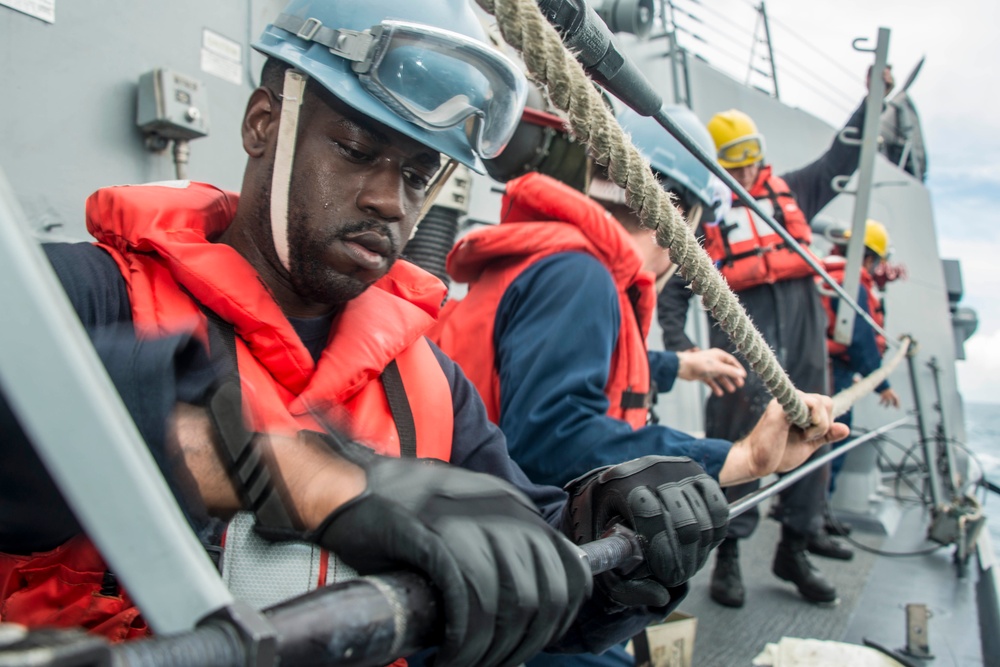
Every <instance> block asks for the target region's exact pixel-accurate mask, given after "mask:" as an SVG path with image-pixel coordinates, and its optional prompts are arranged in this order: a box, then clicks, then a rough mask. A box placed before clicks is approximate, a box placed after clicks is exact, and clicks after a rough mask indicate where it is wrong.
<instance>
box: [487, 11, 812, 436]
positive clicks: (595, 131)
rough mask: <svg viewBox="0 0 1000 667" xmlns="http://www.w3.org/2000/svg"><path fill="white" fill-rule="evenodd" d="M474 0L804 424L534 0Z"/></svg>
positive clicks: (800, 407)
mask: <svg viewBox="0 0 1000 667" xmlns="http://www.w3.org/2000/svg"><path fill="white" fill-rule="evenodd" d="M476 2H477V3H478V4H479V6H480V7H482V9H483V10H484V11H486V12H488V13H490V14H492V15H493V16H495V17H496V19H497V23H498V25H499V27H500V33H501V34H502V35H503V38H504V40H506V42H507V43H508V44H509V45H510V46H512V47H513V48H514V49H516V50H517V51H518V52H519V53H520V54H521V58H522V59H523V60H524V63H525V65H526V66H527V68H528V75H529V77H530V78H531V79H532V81H534V82H535V83H536V84H538V85H540V86H544V87H545V88H546V89H547V91H548V94H549V99H550V100H551V101H552V103H553V104H554V105H555V106H556V107H558V108H559V109H561V110H562V111H564V112H566V113H567V114H568V115H569V122H570V127H571V128H572V131H573V134H574V136H575V137H576V138H577V139H579V140H580V141H583V142H585V143H586V144H587V145H588V146H589V147H590V149H591V151H592V155H593V156H594V157H595V158H596V159H597V161H598V162H599V163H601V164H606V165H607V167H608V175H609V177H610V178H611V180H612V181H614V182H615V183H616V184H617V185H618V186H619V187H622V188H624V189H625V192H626V201H627V202H628V204H629V206H630V207H631V208H632V209H633V210H634V211H635V212H636V213H637V214H638V215H639V219H640V220H641V221H642V224H643V225H645V226H646V227H648V228H650V229H652V230H655V232H656V242H657V243H658V244H659V245H660V246H661V247H663V248H669V249H670V258H671V260H673V262H674V263H675V264H677V265H678V270H679V272H680V274H681V275H682V276H684V278H686V279H687V280H688V282H689V283H690V284H691V289H692V291H694V293H695V294H697V295H699V296H700V297H701V298H702V302H703V303H704V305H705V307H706V308H707V309H708V310H709V312H710V313H711V314H712V317H713V318H715V320H716V321H717V322H718V323H719V326H720V327H722V330H723V331H725V332H726V334H727V335H728V336H729V338H730V340H732V341H733V344H734V345H735V346H736V349H737V350H738V351H739V352H740V354H742V355H743V357H744V358H745V359H746V360H747V362H748V363H749V364H750V368H751V369H752V370H753V371H754V372H755V373H757V375H758V376H760V378H761V380H762V381H763V382H764V384H765V386H766V387H767V388H768V390H769V391H770V392H771V395H772V396H774V397H775V398H776V399H777V400H778V403H779V404H781V407H782V408H784V410H785V413H786V414H787V415H788V419H789V421H791V422H792V423H793V424H795V425H797V426H800V427H802V428H805V427H807V426H809V424H810V422H811V420H810V415H809V410H808V408H807V407H806V405H805V403H804V402H803V401H802V399H801V398H800V397H799V395H798V393H797V392H796V389H795V386H794V385H793V384H792V381H791V379H789V377H788V375H787V374H786V373H785V371H784V369H783V368H781V365H780V364H779V363H778V360H777V359H776V358H775V357H774V354H773V353H772V352H771V349H770V348H769V347H768V345H767V343H766V342H765V341H764V338H763V336H761V335H760V332H758V331H757V329H756V328H755V327H754V326H753V322H752V321H751V320H750V316H749V315H748V314H747V312H746V311H745V310H744V309H743V306H742V305H741V304H740V302H739V300H738V299H737V298H736V295H735V294H733V293H732V291H730V289H729V286H728V285H727V284H726V282H725V280H724V279H723V278H722V275H721V274H720V273H719V272H718V271H717V270H716V269H715V266H714V265H713V264H712V261H711V259H709V257H708V254H707V253H706V252H705V250H704V249H703V248H702V247H701V244H700V243H698V240H697V239H696V238H695V236H694V234H693V233H692V232H691V230H690V229H688V226H687V224H686V223H685V222H684V218H683V217H682V216H681V215H680V213H679V212H678V211H677V209H676V208H675V207H674V205H673V202H672V201H671V197H670V195H669V194H668V193H667V192H665V191H664V190H663V188H662V187H660V184H659V182H657V180H656V178H655V177H654V176H653V172H652V170H651V169H650V166H649V162H648V161H647V160H646V159H644V158H643V157H642V156H641V155H640V154H639V151H638V150H637V149H636V147H635V146H634V145H633V144H632V142H631V140H630V139H629V138H628V137H627V136H626V135H625V133H624V131H623V130H622V128H621V126H620V125H619V124H618V121H617V120H616V119H615V117H614V116H613V115H612V114H611V111H610V110H609V109H608V108H607V106H606V105H605V104H604V101H603V100H602V99H601V96H600V94H599V93H598V92H597V89H596V88H595V87H594V84H593V83H592V82H591V81H590V79H589V78H588V77H587V75H586V73H585V72H584V71H583V67H582V66H581V65H580V64H579V63H578V62H577V61H576V59H575V58H574V57H573V56H572V54H570V52H569V51H568V50H566V48H565V47H564V46H563V43H562V39H561V38H560V37H559V33H557V32H556V30H555V28H553V27H552V26H551V25H550V24H549V23H548V21H546V20H545V18H544V17H543V16H542V14H541V12H540V11H539V9H538V6H537V5H536V4H535V2H534V0H476Z"/></svg>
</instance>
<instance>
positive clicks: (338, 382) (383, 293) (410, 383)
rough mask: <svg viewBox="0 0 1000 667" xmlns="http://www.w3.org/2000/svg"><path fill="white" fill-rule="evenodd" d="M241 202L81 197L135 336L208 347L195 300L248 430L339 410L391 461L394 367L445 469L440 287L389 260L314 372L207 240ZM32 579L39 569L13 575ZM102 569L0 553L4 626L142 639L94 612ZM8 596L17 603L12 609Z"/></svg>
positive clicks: (213, 197)
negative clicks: (432, 331)
mask: <svg viewBox="0 0 1000 667" xmlns="http://www.w3.org/2000/svg"><path fill="white" fill-rule="evenodd" d="M236 203H237V195H236V194H235V193H231V192H225V191H223V190H220V189H218V188H215V187H212V186H210V185H206V184H202V183H189V184H186V185H179V186H174V185H146V186H124V187H114V188H106V189H103V190H98V191H97V192H96V193H94V194H93V195H91V197H90V198H89V199H88V200H87V228H88V230H89V231H90V233H91V234H93V235H94V237H95V238H96V239H98V245H99V246H100V247H102V248H103V249H104V250H106V251H107V252H108V253H109V254H110V255H111V256H112V257H113V258H114V260H115V262H116V263H117V265H118V267H119V269H120V270H121V272H122V275H123V276H124V277H125V281H126V283H127V288H128V294H129V299H130V302H131V306H132V315H133V321H134V323H135V326H136V330H137V332H139V334H140V335H146V336H163V335H167V334H171V333H176V332H180V331H190V330H192V329H193V330H194V331H195V332H196V335H198V336H199V337H200V338H201V339H202V341H203V342H206V344H207V341H208V327H207V324H206V316H205V314H204V313H203V311H202V310H201V308H200V306H199V302H200V304H201V305H203V306H204V307H206V308H208V309H210V310H211V311H213V312H214V313H216V314H217V315H219V316H220V317H221V318H222V319H224V320H225V321H227V322H230V323H231V324H232V325H233V330H234V331H235V334H236V357H237V362H238V368H239V374H240V379H241V384H242V396H243V408H244V415H245V419H246V421H247V428H248V429H250V430H252V431H268V432H284V433H288V434H294V433H296V432H298V431H299V430H301V429H317V428H319V427H320V425H319V424H317V423H316V421H315V419H314V418H313V417H312V416H311V415H312V414H313V411H316V410H323V409H329V410H331V411H335V412H336V414H331V417H332V420H333V421H334V423H338V424H342V423H343V422H344V418H345V417H348V418H349V419H350V425H349V427H350V428H351V429H352V431H353V434H354V435H355V436H356V437H358V438H359V439H361V440H363V441H365V442H366V443H368V444H370V445H371V446H372V447H373V448H375V449H376V450H377V451H378V452H379V453H381V454H385V455H390V456H393V455H395V456H398V455H399V452H400V433H399V432H398V430H397V427H396V423H395V421H394V420H393V416H392V411H391V409H390V403H389V401H388V399H387V396H386V391H385V388H384V387H383V384H382V380H381V376H382V373H383V371H384V370H385V369H386V367H387V366H388V365H389V364H390V362H393V361H395V365H396V368H398V371H399V376H400V377H401V379H402V384H403V386H404V388H405V393H406V399H407V400H408V402H409V404H410V413H411V414H412V419H413V427H414V430H415V441H416V455H417V456H419V457H423V458H437V459H441V460H444V461H447V460H449V459H450V457H451V445H452V431H453V419H452V418H453V411H452V410H450V409H443V406H450V405H451V400H452V397H451V387H450V385H449V384H448V379H447V377H446V376H445V375H444V372H443V370H442V368H441V365H440V364H439V363H438V361H437V358H436V357H435V356H434V352H433V350H432V349H431V346H430V345H429V344H428V342H427V340H426V339H425V338H424V334H425V332H426V331H427V330H428V329H429V328H430V326H431V325H432V324H433V323H434V321H435V317H436V315H437V313H438V310H439V307H440V304H441V301H442V299H443V297H444V292H445V288H444V285H443V284H442V283H441V281H439V280H438V279H437V278H435V277H433V276H431V275H430V274H428V273H426V272H424V271H423V270H421V269H419V268H417V267H416V266H414V265H412V264H410V263H408V262H406V261H403V260H400V261H397V262H396V263H395V264H394V265H393V268H392V270H390V272H389V273H388V274H386V276H384V277H383V278H382V279H381V280H380V281H379V282H377V283H376V284H375V285H374V286H373V287H372V288H370V289H368V290H366V291H365V292H364V293H363V294H361V296H359V297H357V298H356V299H353V300H352V301H350V302H348V303H347V304H346V305H345V306H344V308H343V310H342V311H341V312H340V313H339V314H338V315H337V318H336V320H335V321H334V324H333V327H332V329H331V336H330V339H329V341H328V343H327V347H326V349H325V350H324V351H323V353H322V356H321V357H320V359H319V362H318V363H314V362H313V360H312V357H311V356H310V354H309V352H308V351H307V350H306V348H305V346H304V345H303V344H302V342H301V340H300V339H299V338H298V336H297V334H296V333H295V331H294V329H293V328H292V326H291V324H290V323H289V322H288V320H287V319H286V318H285V316H284V314H283V313H282V312H281V310H280V308H279V307H278V305H277V303H275V301H274V299H273V298H272V297H271V295H270V293H269V292H268V290H267V289H266V288H265V287H264V285H263V284H262V283H261V282H260V280H259V278H258V276H257V273H256V271H255V270H254V269H253V268H252V267H251V266H250V264H249V263H247V262H246V261H245V260H244V259H243V257H242V256H241V255H239V254H238V253H237V252H236V250H234V249H233V248H231V247H230V246H227V245H223V244H220V243H212V242H211V240H212V239H214V238H216V237H217V236H218V235H219V234H220V233H221V232H222V231H223V230H224V229H225V228H226V227H227V226H228V225H229V224H230V222H231V221H232V218H233V215H234V214H235V211H236ZM196 300H197V301H196ZM95 559H96V560H95ZM78 561H81V562H84V563H86V564H88V568H89V569H88V570H87V571H86V572H87V576H86V577H84V576H79V577H78V576H76V575H75V574H74V575H73V578H72V580H65V579H59V578H55V575H56V574H58V573H59V572H62V571H66V569H67V568H70V570H69V571H71V572H75V570H73V568H74V567H75V565H74V564H75V563H77V562H78ZM53 562H54V563H55V565H53V566H52V567H51V568H50V569H48V570H39V568H43V567H47V566H48V564H50V563H53ZM36 571H39V572H42V573H40V574H37V575H36V576H32V577H25V576H24V575H23V574H21V573H24V572H36ZM45 572H48V573H50V574H51V575H52V576H49V575H47V574H44V573H45ZM106 572H107V567H106V566H104V564H103V562H101V560H100V557H99V556H98V555H97V552H96V550H95V549H94V548H93V546H92V545H91V543H90V542H89V541H88V540H87V539H86V538H84V537H82V536H80V537H77V538H73V539H72V540H70V541H69V542H67V543H66V544H64V545H63V546H61V547H59V548H58V549H56V550H55V551H53V552H47V553H45V554H34V555H31V556H25V557H21V556H7V555H4V556H2V557H0V583H3V585H4V589H3V592H2V593H3V597H0V620H3V621H9V622H18V623H24V624H26V625H34V624H36V623H37V622H39V621H44V622H45V623H47V624H52V625H59V626H78V625H80V624H81V623H80V620H81V618H84V617H82V616H81V614H80V613H79V612H78V610H79V609H81V608H86V609H88V610H91V612H92V614H91V616H93V618H91V617H90V616H88V617H85V618H86V620H87V625H86V626H85V627H88V628H89V629H92V630H94V631H100V632H102V634H105V635H107V636H109V637H111V638H112V639H124V638H128V637H130V636H133V628H139V627H141V631H142V632H145V631H146V630H145V625H144V624H142V625H141V626H138V625H136V624H137V623H141V618H140V619H138V621H137V620H136V617H137V616H138V612H137V611H135V613H134V614H133V613H132V612H129V611H127V608H131V604H130V603H129V604H125V603H123V604H124V607H123V608H122V609H119V607H118V606H114V605H111V606H109V605H107V604H101V605H97V604H90V602H91V599H92V598H94V597H95V596H97V597H100V596H99V593H100V589H101V586H102V582H103V577H104V574H105V573H106ZM15 599H17V600H21V602H18V603H17V604H16V605H15V604H14V601H15ZM123 599H124V600H125V601H126V602H127V600H128V598H127V596H124V594H123ZM57 607H61V608H63V609H64V610H65V611H63V612H60V611H59V609H58V608H57ZM133 611H134V609H133ZM101 619H103V620H101ZM136 631H137V632H138V630H136Z"/></svg>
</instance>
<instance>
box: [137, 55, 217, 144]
mask: <svg viewBox="0 0 1000 667" xmlns="http://www.w3.org/2000/svg"><path fill="white" fill-rule="evenodd" d="M137 106H138V108H137V113H136V125H138V126H139V129H140V130H142V132H143V134H146V135H147V136H149V135H155V136H157V137H160V138H162V139H164V140H188V139H197V138H199V137H204V136H206V135H208V116H207V115H206V113H205V110H206V109H207V108H208V100H207V99H206V92H205V85H204V84H203V83H202V82H201V81H198V80H197V79H192V78H191V77H189V76H185V75H183V74H178V73H177V72H174V71H172V70H169V69H164V68H158V69H154V70H153V71H151V72H146V73H145V74H143V75H142V76H141V77H139V95H138V105H137Z"/></svg>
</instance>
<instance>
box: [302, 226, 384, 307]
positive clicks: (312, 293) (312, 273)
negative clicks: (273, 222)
mask: <svg viewBox="0 0 1000 667" xmlns="http://www.w3.org/2000/svg"><path fill="white" fill-rule="evenodd" d="M290 222H291V224H289V226H288V246H289V258H288V259H289V264H290V266H291V271H290V275H289V279H290V280H291V283H292V287H293V288H294V289H295V292H296V293H297V294H299V296H302V297H304V298H307V299H310V300H311V301H314V302H316V303H327V304H330V305H340V304H344V303H347V302H348V301H350V300H351V299H356V298H357V297H359V296H361V294H362V293H363V292H364V291H365V290H366V289H368V288H369V287H371V285H372V284H374V281H372V282H366V281H364V280H361V279H359V278H357V277H355V276H353V275H351V274H344V273H338V272H336V271H334V270H333V269H331V268H330V267H329V266H327V265H326V264H325V263H324V262H323V257H324V255H325V252H326V249H327V248H328V247H329V246H330V244H331V243H332V242H333V241H334V240H335V239H337V238H339V237H340V236H341V235H342V234H343V233H345V232H346V231H348V230H344V229H342V230H339V231H338V232H333V233H330V234H329V235H328V236H325V237H323V238H320V239H319V240H317V239H316V238H313V237H310V236H309V235H308V234H307V233H305V232H306V230H307V229H308V228H309V227H308V225H306V224H304V223H305V221H304V220H301V219H300V220H293V221H290ZM393 250H394V252H393V256H392V257H391V258H390V259H389V268H390V269H391V268H392V265H393V264H394V263H395V261H396V259H397V258H398V256H399V252H398V250H396V249H395V248H394V249H393Z"/></svg>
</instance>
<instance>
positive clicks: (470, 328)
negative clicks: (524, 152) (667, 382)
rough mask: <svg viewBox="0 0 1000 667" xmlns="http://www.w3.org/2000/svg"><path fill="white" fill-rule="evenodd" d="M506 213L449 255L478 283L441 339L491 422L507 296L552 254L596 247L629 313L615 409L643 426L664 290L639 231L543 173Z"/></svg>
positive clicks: (611, 381)
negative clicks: (500, 311) (497, 330)
mask: <svg viewBox="0 0 1000 667" xmlns="http://www.w3.org/2000/svg"><path fill="white" fill-rule="evenodd" d="M501 210H502V211H503V219H502V220H501V223H500V224H499V225H497V226H495V227H489V228H485V229H479V230H476V231H474V232H472V233H470V234H468V235H466V236H465V237H463V238H462V239H461V240H459V242H458V244H457V245H456V246H455V248H454V249H453V250H452V251H451V253H450V254H449V255H448V263H447V268H448V273H449V274H450V275H451V276H452V277H453V278H454V279H455V280H456V281H458V282H467V283H469V291H468V294H467V295H466V296H465V298H463V299H462V300H460V301H450V302H449V303H448V304H446V305H445V308H444V311H442V314H441V318H440V320H439V323H438V325H437V326H436V327H435V328H434V329H433V330H432V332H431V334H430V336H431V339H432V340H434V342H436V343H437V344H438V345H439V346H440V347H441V349H442V350H444V351H445V353H446V354H448V355H449V356H450V357H451V358H452V359H454V360H455V361H457V362H458V364H459V365H460V366H461V367H462V370H463V371H465V374H466V375H467V376H468V377H469V379H470V380H471V381H472V382H473V384H475V385H476V388H477V389H478V390H479V393H480V395H482V397H483V401H484V402H485V403H486V411H487V414H488V415H489V418H490V420H491V421H493V422H494V423H499V421H500V378H499V374H498V373H497V368H496V363H495V361H496V357H495V354H496V353H495V350H494V348H493V344H492V332H493V329H494V323H495V320H496V311H497V308H498V306H499V305H500V300H501V299H502V298H503V295H504V292H506V290H507V288H508V287H509V286H510V284H511V283H512V282H514V280H515V279H516V278H517V277H518V276H519V275H520V274H521V273H522V272H524V271H525V270H526V269H527V268H528V267H530V266H532V265H533V264H535V263H536V262H538V261H540V260H542V259H544V258H546V257H549V256H551V255H554V254H556V253H561V252H573V251H575V252H584V253H587V254H589V255H591V256H593V257H595V258H597V259H598V260H600V261H601V263H602V264H603V265H604V266H605V267H606V268H607V270H608V272H609V273H610V274H611V277H612V279H613V280H614V283H615V287H616V289H617V292H618V306H619V310H620V311H621V317H622V321H621V326H620V328H619V335H618V340H617V342H616V345H615V349H614V352H613V355H612V361H611V368H610V372H609V377H608V383H607V386H606V387H605V388H604V392H605V394H606V395H607V397H608V399H609V401H610V406H609V408H608V415H609V416H611V417H615V418H618V419H622V420H625V421H627V422H628V423H629V424H631V425H632V426H633V427H634V428H639V427H641V426H643V425H645V424H646V419H647V415H648V412H649V392H650V381H649V359H648V356H647V352H646V342H645V341H646V335H647V333H648V332H649V326H650V323H651V321H652V316H653V309H654V307H655V303H656V295H655V291H654V286H653V283H654V276H653V274H652V273H650V272H648V271H644V270H643V269H642V259H641V258H640V256H639V253H638V251H637V250H636V247H635V243H634V242H633V241H632V239H631V237H630V236H629V235H628V233H627V232H626V231H625V229H624V228H623V227H622V226H621V225H620V224H618V222H617V221H615V220H614V218H612V217H611V215H610V214H609V213H608V212H607V211H605V209H604V207H602V206H601V205H599V204H597V203H596V202H594V201H593V200H591V199H589V198H588V197H586V196H584V195H582V194H580V193H579V192H577V191H576V190H574V189H572V188H570V187H569V186H567V185H564V184H563V183H560V182H559V181H556V180H555V179H552V178H549V177H548V176H543V175H541V174H537V173H531V174H528V175H526V176H522V177H521V178H518V179H515V180H513V181H510V182H509V183H507V188H506V194H505V195H504V198H503V204H502V208H501ZM538 221H545V222H538ZM630 294H632V295H633V296H632V297H630Z"/></svg>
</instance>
